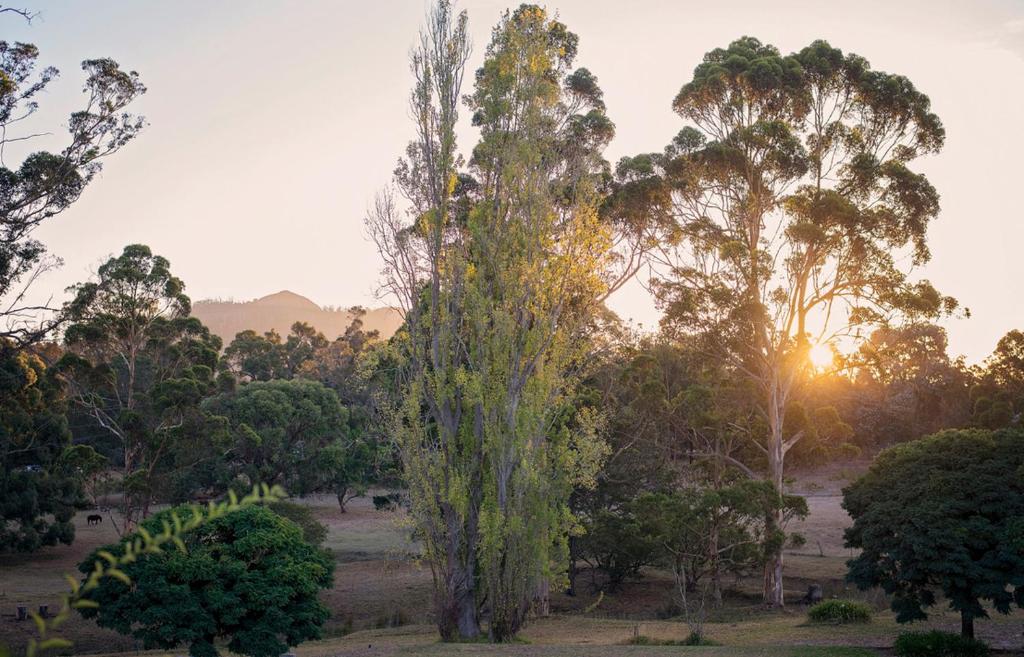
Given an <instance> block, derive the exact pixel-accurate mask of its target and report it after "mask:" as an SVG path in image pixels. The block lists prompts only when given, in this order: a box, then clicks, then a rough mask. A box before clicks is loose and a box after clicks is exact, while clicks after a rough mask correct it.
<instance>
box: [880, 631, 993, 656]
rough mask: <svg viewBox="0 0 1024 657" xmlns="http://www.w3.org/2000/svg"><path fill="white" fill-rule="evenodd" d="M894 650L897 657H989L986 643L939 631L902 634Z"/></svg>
mask: <svg viewBox="0 0 1024 657" xmlns="http://www.w3.org/2000/svg"><path fill="white" fill-rule="evenodd" d="M893 650H894V652H895V653H896V657H988V646H987V645H985V643H984V642H982V641H978V640H977V639H967V638H964V637H962V636H960V635H959V634H952V633H950V632H940V631H939V630H931V631H930V632H906V633H904V634H901V635H899V637H897V638H896V643H895V645H894V646H893Z"/></svg>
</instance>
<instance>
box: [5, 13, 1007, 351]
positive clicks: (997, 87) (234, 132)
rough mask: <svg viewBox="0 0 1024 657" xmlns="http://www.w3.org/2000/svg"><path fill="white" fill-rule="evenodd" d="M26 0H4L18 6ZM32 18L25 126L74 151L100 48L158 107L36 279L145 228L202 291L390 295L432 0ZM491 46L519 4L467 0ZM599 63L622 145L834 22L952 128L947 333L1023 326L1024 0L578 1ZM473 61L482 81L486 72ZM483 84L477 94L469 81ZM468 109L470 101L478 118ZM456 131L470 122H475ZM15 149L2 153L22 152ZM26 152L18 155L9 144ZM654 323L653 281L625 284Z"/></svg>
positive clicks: (647, 135) (964, 339)
mask: <svg viewBox="0 0 1024 657" xmlns="http://www.w3.org/2000/svg"><path fill="white" fill-rule="evenodd" d="M5 4H9V3H5ZM17 6H25V7H28V8H30V9H32V10H34V11H37V12H38V16H37V17H36V18H35V19H34V20H33V21H32V23H31V24H25V23H24V22H23V21H21V20H20V19H17V18H15V17H13V16H11V15H9V14H0V38H2V39H6V40H8V41H27V42H30V43H34V44H35V45H37V46H38V47H39V49H40V61H41V63H42V64H44V65H52V66H56V67H57V68H59V69H60V70H61V77H60V78H59V79H58V80H56V81H55V82H53V83H52V84H51V86H50V88H49V90H48V91H47V92H46V94H45V95H44V96H43V97H42V98H41V107H40V110H39V112H38V113H37V115H36V116H35V117H33V121H34V122H33V124H32V126H27V129H28V128H36V129H40V128H41V129H43V130H48V131H52V132H53V135H52V136H50V137H43V138H40V139H38V140H36V141H35V142H33V148H59V147H60V144H61V143H62V142H61V137H62V136H63V134H62V131H63V130H64V126H65V125H66V121H67V115H68V114H69V113H70V112H71V111H73V110H75V109H78V108H79V107H80V106H81V105H82V102H83V100H82V97H81V86H82V81H83V76H82V72H81V70H80V69H79V64H80V62H81V61H82V60H83V59H86V58H95V57H112V58H114V59H115V60H117V61H118V62H120V63H121V65H122V67H124V68H126V69H131V70H136V71H138V72H139V74H140V76H141V78H142V80H143V82H144V83H145V84H146V86H147V87H148V88H149V91H148V93H147V94H146V95H145V96H144V97H143V98H142V99H140V101H139V102H138V103H137V106H136V107H135V108H134V110H135V111H137V112H138V113H140V114H143V115H144V116H145V117H146V119H147V121H148V126H147V127H146V129H145V130H144V132H143V133H142V134H141V135H140V136H139V137H138V138H137V140H136V141H134V142H133V143H131V144H129V145H128V146H127V147H126V148H125V149H124V150H123V151H122V152H119V153H117V154H115V155H114V156H113V157H112V158H110V159H109V160H108V161H107V163H106V165H105V168H104V171H103V173H102V175H101V177H99V178H97V179H96V180H95V181H94V182H93V183H92V185H90V187H89V188H88V189H87V190H86V192H85V194H84V195H83V196H82V198H81V199H80V200H79V202H78V203H76V204H75V205H74V206H73V207H72V208H71V209H69V210H68V211H66V212H65V213H63V214H62V215H59V216H58V217H56V218H54V219H52V220H50V221H48V222H47V223H46V224H44V225H43V226H42V227H41V228H40V229H39V230H38V231H37V232H36V237H37V238H38V239H40V240H42V241H43V242H44V243H45V244H47V245H48V247H49V248H50V251H51V252H52V253H54V254H56V255H58V256H60V257H62V258H63V259H64V265H63V267H62V268H61V269H60V270H58V271H56V272H52V273H50V274H48V275H47V276H46V277H45V278H44V279H42V280H41V281H40V282H39V283H38V284H37V286H36V288H35V289H34V292H33V293H34V296H35V297H36V298H40V297H45V296H48V295H51V294H52V295H54V298H55V299H56V300H61V299H62V298H63V289H64V288H65V287H67V286H68V285H71V284H73V283H75V282H78V281H81V280H84V279H86V278H88V277H89V276H90V274H91V273H92V272H94V271H95V269H96V267H97V266H98V265H99V264H100V263H101V262H102V261H103V260H105V259H106V258H107V257H109V256H110V255H111V254H115V253H118V252H120V250H121V249H122V248H123V247H124V246H125V245H126V244H131V243H144V244H148V245H150V246H151V247H152V248H153V250H154V251H155V252H157V253H159V254H161V255H163V256H165V257H167V258H168V259H169V260H170V261H171V266H172V271H173V272H174V273H175V274H177V275H178V276H179V277H181V278H182V279H183V280H184V281H185V283H186V286H187V290H186V291H187V293H188V294H189V295H190V296H191V297H192V298H193V299H194V300H196V299H203V298H233V299H236V300H248V299H252V298H256V297H260V296H263V295H266V294H270V293H273V292H276V291H278V290H282V289H288V290H292V291H294V292H297V293H299V294H303V295H305V296H308V297H309V298H311V299H312V300H313V301H315V302H317V303H319V304H323V305H335V306H349V305H354V304H363V305H370V306H377V305H383V304H384V303H385V302H383V301H379V300H377V299H375V296H374V291H375V289H376V282H377V281H378V280H379V277H378V273H377V272H378V270H379V266H380V263H379V260H378V257H377V255H376V252H375V250H374V247H373V245H372V244H371V243H370V242H369V241H368V240H367V238H366V236H365V232H364V230H363V223H362V220H363V216H364V215H365V212H366V209H367V207H368V206H369V204H370V203H371V202H372V199H373V196H374V194H375V193H376V192H377V191H379V190H380V189H382V188H383V187H385V186H386V185H387V184H388V183H389V181H390V178H391V172H392V171H393V169H394V165H395V162H396V160H397V158H398V157H399V156H400V155H401V154H402V152H403V150H404V148H405V144H406V143H407V142H408V140H409V139H410V137H411V136H412V126H411V123H410V120H409V116H408V109H407V108H408V105H407V98H408V93H409V88H410V75H409V69H408V53H409V49H410V47H411V46H412V45H413V42H414V41H415V39H416V34H417V31H418V29H419V26H420V24H421V23H422V20H423V16H424V14H425V11H426V9H427V3H426V2H425V0H377V1H376V2H369V1H362V2H349V1H347V0H333V1H326V0H325V1H319V2H314V1H312V0H309V1H306V0H288V1H284V0H280V1H257V0H251V1H247V2H229V1H228V0H219V1H212V0H207V1H199V0H179V1H176V2H173V3H172V2H156V1H152V2H149V1H142V0H121V1H116V2H115V1H113V0H94V1H91V2H65V1H59V2H58V1H52V2H48V1H44V0H23V2H22V3H21V4H20V5H17ZM458 6H459V7H460V8H464V9H466V10H468V12H469V20H470V29H471V33H472V36H473V43H474V51H473V58H472V60H471V62H470V65H471V67H472V68H473V69H475V68H476V67H477V66H479V64H480V62H481V61H482V58H483V53H484V49H485V47H486V45H487V41H488V38H489V36H490V30H491V28H492V27H493V25H494V24H495V23H496V22H497V20H498V18H499V16H500V14H501V12H502V11H503V10H504V9H505V8H506V7H508V6H510V3H506V2H494V1H491V0H464V1H463V2H461V3H459V5H458ZM545 6H546V7H547V8H548V10H549V11H553V12H557V14H558V15H559V17H560V18H561V20H562V21H563V22H565V23H566V24H567V25H568V27H569V28H570V29H571V30H573V31H574V32H576V33H577V34H578V35H579V37H580V48H579V56H578V58H577V65H579V66H586V67H587V68H589V69H590V70H591V71H592V72H593V73H594V74H595V75H597V77H598V79H599V81H600V84H601V87H602V88H603V90H604V93H605V101H606V104H607V106H608V114H609V116H610V117H611V119H612V120H613V121H614V122H615V124H616V127H617V134H616V138H615V140H614V142H613V143H612V144H611V146H610V147H609V149H608V151H607V152H606V156H607V157H608V158H609V159H610V160H611V161H613V162H614V161H615V160H617V159H618V158H619V157H622V156H624V155H630V154H635V153H638V152H649V151H658V150H661V149H662V148H663V147H664V145H665V144H666V143H667V142H668V141H669V139H671V137H672V136H673V135H674V134H675V133H676V132H678V131H679V129H680V128H681V127H682V126H683V123H682V120H681V119H680V118H679V117H678V116H676V115H675V114H674V113H673V112H672V110H671V101H672V98H673V97H674V96H675V94H676V93H677V92H678V90H679V88H680V87H681V86H682V85H683V84H684V83H685V82H687V81H688V80H689V79H690V77H691V74H692V72H693V68H694V67H695V66H696V65H697V64H698V63H699V62H700V59H701V57H702V55H703V54H704V53H705V52H707V51H709V50H711V49H713V48H716V47H723V46H726V45H727V44H728V43H729V42H730V41H732V40H733V39H735V38H737V37H740V36H743V35H751V36H756V37H757V38H759V39H761V40H762V41H764V42H768V43H772V44H774V45H776V46H777V47H778V48H779V49H780V50H782V51H783V52H792V51H795V50H798V49H800V48H802V47H803V46H805V45H807V44H808V43H810V42H811V41H813V40H814V39H819V38H823V39H826V40H828V41H829V42H830V43H831V44H832V45H833V46H836V47H839V48H841V49H843V50H844V51H849V52H856V53H858V54H860V55H862V56H864V57H866V58H867V59H868V60H869V61H870V62H871V64H872V66H873V67H874V68H876V69H880V70H885V71H889V72H894V73H900V74H903V75H906V76H907V77H909V78H910V79H911V80H912V81H913V82H914V84H915V85H916V86H917V87H918V88H919V89H920V90H922V91H923V92H925V93H926V94H928V95H929V96H930V97H931V99H932V104H933V109H934V111H935V112H936V113H937V114H938V115H939V116H940V118H941V119H942V121H943V122H944V124H945V126H946V131H947V141H946V146H945V148H944V149H943V151H942V152H941V153H940V154H939V155H937V156H930V157H929V158H927V159H926V160H919V161H918V164H917V167H918V168H919V169H920V170H922V171H923V172H924V173H926V174H927V175H928V177H929V179H930V180H931V181H932V183H933V184H934V185H935V186H936V188H937V189H938V190H939V192H940V194H941V195H942V213H941V215H940V217H939V219H938V220H937V221H935V222H934V224H933V226H932V228H931V230H930V240H929V241H930V245H931V250H932V254H933V258H932V261H931V262H930V263H929V264H928V265H927V266H925V267H922V268H921V269H920V270H918V271H916V272H915V275H916V276H919V277H922V278H928V279H929V280H931V281H932V282H933V283H934V284H935V285H936V286H937V287H938V288H939V289H940V290H941V291H942V292H943V293H946V294H951V295H953V296H955V297H957V298H958V299H959V300H960V301H961V303H962V304H963V305H964V306H966V307H968V308H970V310H971V317H970V318H969V319H950V320H948V321H946V322H945V323H944V325H945V326H946V328H947V330H948V332H949V335H950V349H951V352H952V353H954V354H963V355H965V356H966V357H967V360H968V361H969V362H979V361H980V360H982V359H983V358H984V357H985V356H986V355H987V354H989V353H990V352H991V351H992V348H993V347H994V346H995V343H996V341H997V340H998V339H999V337H1000V336H1002V335H1003V334H1005V333H1006V331H1008V330H1009V329H1011V328H1024V257H1022V256H1021V245H1022V244H1024V212H1022V210H1021V201H1020V199H1021V196H1022V195H1021V187H1022V185H1024V181H1022V173H1024V167H1022V166H1021V164H1020V157H1021V154H1022V153H1024V127H1022V126H1024V122H1022V121H1021V119H1022V114H1021V107H1022V106H1024V0H975V1H973V2H946V1H942V0H907V1H904V2H892V1H891V0H888V1H875V0H865V1H860V2H841V3H840V2H826V1H823V0H817V1H813V2H805V1H797V0H775V1H773V2H764V1H763V0H720V1H717V2H693V1H690V0H686V1H674V2H669V1H667V0H665V1H659V0H632V1H631V2H628V3H626V2H619V1H614V0H561V1H558V2H554V1H552V2H548V3H545ZM468 79H471V76H469V78H468ZM468 90H469V89H468V86H467V89H466V91H468ZM464 118H467V119H468V117H464ZM461 143H462V146H463V147H464V148H465V149H466V150H468V147H470V146H471V144H472V131H471V129H470V128H469V127H468V126H466V127H465V128H464V129H463V131H462V142H461ZM17 155H18V154H17V152H13V153H12V152H10V151H9V152H8V154H7V166H12V164H16V160H17ZM12 160H13V161H12ZM610 305H611V306H612V307H613V309H615V310H616V311H618V312H619V314H620V315H622V316H623V317H624V318H628V319H632V320H633V321H634V322H637V323H640V324H642V325H644V326H646V327H649V328H650V327H653V326H655V325H656V323H657V320H658V312H657V309H656V308H655V307H654V305H653V303H652V301H651V299H650V298H649V297H648V295H647V294H646V293H645V292H644V291H643V289H641V287H640V286H639V285H630V286H627V287H626V288H624V289H623V290H621V291H620V292H619V293H617V295H616V296H615V297H614V298H613V299H612V300H611V304H610Z"/></svg>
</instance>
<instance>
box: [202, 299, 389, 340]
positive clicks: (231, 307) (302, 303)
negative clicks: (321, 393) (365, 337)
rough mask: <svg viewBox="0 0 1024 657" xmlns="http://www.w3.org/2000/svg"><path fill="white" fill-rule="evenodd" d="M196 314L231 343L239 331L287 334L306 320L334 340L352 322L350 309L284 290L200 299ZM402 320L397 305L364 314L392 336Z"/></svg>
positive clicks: (367, 326) (369, 324)
mask: <svg viewBox="0 0 1024 657" xmlns="http://www.w3.org/2000/svg"><path fill="white" fill-rule="evenodd" d="M192 314H193V315H194V316H195V317H198V318H199V321H201V322H202V323H203V324H205V325H206V326H208V327H209V328H210V331H212V332H213V333H216V334H217V335H219V336H220V337H221V339H222V340H224V344H225V345H228V344H230V342H231V341H232V340H233V339H234V338H235V334H236V333H240V332H242V331H245V330H246V329H252V330H254V331H256V332H257V333H265V332H267V331H269V330H271V329H273V330H275V331H277V332H278V333H280V334H281V337H285V336H287V335H288V333H290V332H291V327H292V324H294V323H295V322H306V323H307V324H309V325H311V326H313V327H315V328H316V329H317V330H318V331H320V332H322V333H323V334H324V335H325V336H326V337H327V339H328V340H333V339H335V338H337V337H338V336H339V335H341V334H342V333H344V332H345V329H346V328H347V327H348V325H349V324H350V323H351V322H352V317H353V315H352V313H351V312H350V311H349V310H347V309H335V308H321V307H320V306H318V305H316V304H315V303H313V302H312V301H310V300H309V299H307V298H306V297H304V296H302V295H301V294H295V293H294V292H289V291H287V290H283V291H281V292H278V293H276V294H270V295H268V296H265V297H260V298H259V299H255V300H253V301H242V302H236V301H215V300H204V301H196V302H195V303H193V304H192ZM401 324H402V317H401V315H400V314H399V312H398V310H397V309H395V308H374V309H370V310H367V312H366V314H365V315H364V316H363V330H364V331H373V330H377V331H380V335H381V337H382V338H389V337H391V335H392V334H393V333H394V332H395V331H396V330H397V329H398V327H399V326H400V325H401Z"/></svg>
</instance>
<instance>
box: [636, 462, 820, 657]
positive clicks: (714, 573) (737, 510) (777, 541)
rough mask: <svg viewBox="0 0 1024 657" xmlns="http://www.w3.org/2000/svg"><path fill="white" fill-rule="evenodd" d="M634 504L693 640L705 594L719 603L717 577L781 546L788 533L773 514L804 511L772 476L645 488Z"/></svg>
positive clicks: (699, 632)
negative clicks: (666, 489) (665, 489)
mask: <svg viewBox="0 0 1024 657" xmlns="http://www.w3.org/2000/svg"><path fill="white" fill-rule="evenodd" d="M633 508H634V513H635V514H636V515H637V516H638V517H639V518H640V525H641V526H642V527H645V528H647V531H648V532H650V536H651V540H652V541H653V542H654V543H655V544H657V545H658V547H659V556H660V558H661V561H662V563H664V564H666V565H668V566H669V567H670V569H671V570H672V573H673V575H674V576H675V579H676V591H677V597H678V600H677V602H678V603H679V605H680V607H681V608H682V610H683V614H684V616H685V617H686V621H687V624H688V625H689V626H690V632H691V636H692V637H693V639H694V640H695V642H697V643H699V642H700V641H701V640H702V639H703V626H704V620H705V618H706V605H707V598H708V594H709V593H712V594H714V595H715V597H716V598H717V600H718V602H719V603H721V591H720V584H719V580H720V578H721V577H723V576H724V575H726V574H733V575H737V576H738V575H741V574H746V573H749V572H751V571H753V570H755V569H757V568H761V567H763V566H764V563H765V561H766V559H768V558H770V555H772V554H773V553H774V552H775V551H777V550H778V549H780V548H781V544H782V543H783V542H784V541H785V539H786V536H785V534H784V533H783V532H782V531H781V530H779V529H777V528H775V526H774V523H773V522H772V520H771V518H773V517H774V514H775V513H776V512H777V511H781V513H782V515H783V517H786V518H790V517H794V516H800V517H805V516H806V515H807V502H806V501H805V500H804V499H803V498H802V497H799V496H795V495H787V496H784V497H781V498H780V497H779V496H778V495H777V494H776V492H775V490H774V488H773V487H772V485H771V483H770V482H766V481H763V480H762V481H756V480H753V479H748V478H743V477H739V478H736V479H735V480H733V481H729V482H713V485H712V486H689V487H683V488H681V489H679V490H676V491H673V492H671V493H669V494H653V493H647V494H645V495H642V496H640V497H638V498H637V499H636V500H635V501H634V503H633Z"/></svg>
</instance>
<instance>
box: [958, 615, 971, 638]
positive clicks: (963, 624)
mask: <svg viewBox="0 0 1024 657" xmlns="http://www.w3.org/2000/svg"><path fill="white" fill-rule="evenodd" d="M960 636H962V637H964V638H965V639H973V638H974V614H972V613H971V612H969V611H967V610H964V611H961V612H960Z"/></svg>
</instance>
